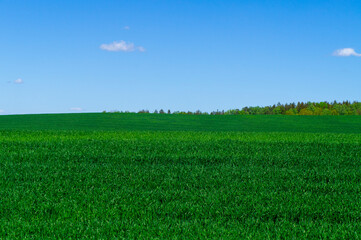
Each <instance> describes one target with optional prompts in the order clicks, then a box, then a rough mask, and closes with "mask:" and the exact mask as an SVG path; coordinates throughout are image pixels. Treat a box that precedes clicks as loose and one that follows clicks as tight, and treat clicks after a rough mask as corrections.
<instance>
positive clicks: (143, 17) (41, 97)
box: [0, 0, 361, 114]
mask: <svg viewBox="0 0 361 240" xmlns="http://www.w3.org/2000/svg"><path fill="white" fill-rule="evenodd" d="M360 29H361V1H359V0H355V1H349V0H342V1H341V0H337V1H336V0H335V1H326V0H305V1H302V0H299V1H290V0H283V1H281V0H268V1H266V0H263V1H262V0H244V1H239V0H227V1H224V0H188V1H186V0H182V1H181V0H144V1H140V0H128V1H121V0H84V1H82V0H77V1H74V0H51V1H49V0H31V1H27V0H0V112H1V113H0V114H14V113H15V114H21V113H53V112H81V111H82V112H97V111H103V110H107V111H111V110H123V111H124V110H130V111H137V110H140V109H148V110H150V111H154V109H158V110H159V109H161V108H163V109H165V110H167V109H171V110H172V111H176V110H192V111H194V110H197V109H200V110H202V111H212V110H217V109H224V110H227V109H231V108H242V107H244V106H255V105H260V106H264V105H272V104H274V103H277V102H281V103H286V102H297V101H324V100H326V101H332V100H338V101H342V100H350V101H354V100H359V101H360V100H361V65H360V64H361V57H360V56H361V55H360V54H359V53H361V30H360Z"/></svg>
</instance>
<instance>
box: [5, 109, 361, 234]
mask: <svg viewBox="0 0 361 240" xmlns="http://www.w3.org/2000/svg"><path fill="white" fill-rule="evenodd" d="M137 116H139V115H132V114H123V115H122V114H109V115H108V114H105V115H102V114H84V115H81V114H80V115H78V114H76V115H29V116H6V117H1V118H0V125H1V128H2V129H52V130H50V131H22V130H15V131H14V130H2V131H0V238H6V237H8V238H19V239H23V238H26V237H33V238H37V239H44V238H54V237H57V238H86V237H88V238H91V237H93V238H95V239H99V238H103V239H104V238H114V237H124V238H143V239H150V238H161V239H164V238H174V236H178V237H179V238H183V239H191V238H224V239H245V238H250V239H267V238H272V239H273V238H286V239H289V238H296V239H302V238H303V239H311V238H322V237H323V238H334V239H342V238H346V239H358V238H359V236H360V234H361V222H360V221H359V220H360V214H359V209H360V207H361V198H360V197H359V196H360V194H361V154H360V153H361V135H360V134H359V133H360V131H359V125H358V124H357V123H358V122H360V120H359V118H357V117H336V118H328V117H321V118H314V117H313V118H312V117H311V118H308V117H287V116H281V117H278V116H260V117H255V118H247V117H239V116H238V117H237V116H167V115H164V116H159V115H150V116H146V115H141V116H139V117H137ZM212 117H214V118H212ZM9 118H13V119H12V121H11V122H10V121H9ZM96 118H97V120H90V119H96ZM147 118H153V122H151V121H149V119H148V120H147ZM172 118H175V119H176V120H177V121H176V124H174V123H172V121H170V120H172ZM4 119H7V121H5V120H4ZM74 119H77V121H75V123H72V121H71V120H74ZM196 119H201V121H203V122H207V123H208V124H202V125H201V126H200V125H199V123H195V122H194V121H195V120H196ZM110 120H112V121H110ZM216 120H219V122H217V121H216ZM227 120H228V121H227ZM222 121H223V122H222ZM56 122H58V123H61V124H60V125H56V124H55V123H56ZM67 122H68V124H69V125H67V124H66V123H67ZM35 123H37V124H35ZM70 123H71V124H74V125H70ZM159 123H162V125H159ZM165 123H169V124H168V125H167V124H165ZM240 123H242V124H240ZM256 123H259V125H260V126H258V127H257V126H256ZM312 123H314V124H313V125H312ZM316 123H318V125H317V124H316ZM42 124H44V125H42ZM77 124H79V125H77ZM172 124H173V125H172ZM174 125H176V126H177V128H175V127H172V126H174ZM197 125H198V127H197ZM27 126H28V127H27ZM111 126H115V127H114V128H116V129H126V127H127V126H128V127H129V129H133V130H134V129H138V130H150V129H167V130H175V129H178V130H189V129H192V130H198V131H197V132H194V131H189V132H184V131H182V132H179V131H106V132H101V131H74V130H77V129H82V130H97V129H101V130H110V129H112V127H111ZM246 126H248V128H251V129H247V130H248V131H253V132H255V131H259V132H258V133H244V132H223V131H219V130H220V129H227V130H238V131H242V129H246ZM292 126H296V127H293V128H292ZM325 126H333V128H326V127H325ZM312 127H313V128H312ZM294 128H296V130H297V131H299V132H294V131H296V130H295V129H294ZM56 129H68V130H71V129H72V131H56ZM288 129H292V130H293V133H290V132H285V131H287V130H288ZM127 130H128V129H127ZM200 130H208V131H215V132H206V131H202V132H200ZM311 130H312V131H314V132H323V133H301V132H310V131H311ZM217 131H218V132H217ZM262 131H264V132H272V131H283V133H264V132H262ZM337 131H339V132H342V131H343V132H347V134H339V133H327V132H337Z"/></svg>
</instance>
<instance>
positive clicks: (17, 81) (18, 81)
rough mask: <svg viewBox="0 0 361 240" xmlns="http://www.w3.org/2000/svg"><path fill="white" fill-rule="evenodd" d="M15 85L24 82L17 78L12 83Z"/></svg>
mask: <svg viewBox="0 0 361 240" xmlns="http://www.w3.org/2000/svg"><path fill="white" fill-rule="evenodd" d="M14 83H15V84H23V83H24V81H23V80H22V79H21V78H18V79H16V80H15V81H14Z"/></svg>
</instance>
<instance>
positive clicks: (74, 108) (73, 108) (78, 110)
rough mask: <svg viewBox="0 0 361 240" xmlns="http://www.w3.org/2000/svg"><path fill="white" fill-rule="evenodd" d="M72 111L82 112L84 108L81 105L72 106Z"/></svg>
mask: <svg viewBox="0 0 361 240" xmlns="http://www.w3.org/2000/svg"><path fill="white" fill-rule="evenodd" d="M70 111H75V112H81V111H83V109H82V108H80V107H72V108H70Z"/></svg>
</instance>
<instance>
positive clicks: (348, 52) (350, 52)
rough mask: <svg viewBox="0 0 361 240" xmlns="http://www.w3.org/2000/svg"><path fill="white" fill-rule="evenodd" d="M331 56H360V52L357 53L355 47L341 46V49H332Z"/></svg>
mask: <svg viewBox="0 0 361 240" xmlns="http://www.w3.org/2000/svg"><path fill="white" fill-rule="evenodd" d="M333 56H336V57H350V56H356V57H361V54H360V53H357V52H356V51H355V49H353V48H342V49H338V50H336V51H334V52H333Z"/></svg>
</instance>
